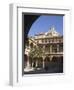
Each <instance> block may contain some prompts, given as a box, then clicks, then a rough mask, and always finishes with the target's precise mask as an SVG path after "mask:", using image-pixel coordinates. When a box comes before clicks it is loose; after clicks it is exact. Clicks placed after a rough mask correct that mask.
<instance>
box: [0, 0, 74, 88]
mask: <svg viewBox="0 0 74 90" xmlns="http://www.w3.org/2000/svg"><path fill="white" fill-rule="evenodd" d="M15 2H16V3H20V2H21V3H27V4H33V3H34V4H40V5H42V4H45V5H46V6H47V5H55V6H57V5H58V6H63V7H65V6H68V7H70V8H72V12H71V30H70V33H69V32H67V31H66V33H69V34H70V60H71V62H70V65H71V71H70V72H71V77H72V80H71V82H70V83H56V82H54V83H53V84H52V83H46V84H45V85H44V84H40V85H35V86H33V85H32V86H30V85H26V86H24V87H22V88H21V87H19V88H18V87H14V88H12V87H11V86H9V4H10V3H15ZM73 24H74V3H73V0H0V61H1V62H0V90H2V89H4V90H5V89H8V90H10V89H23V90H24V89H25V90H26V89H28V90H35V89H39V90H41V89H43V90H45V89H47V90H54V89H57V90H59V89H60V90H64V89H67V90H73V83H74V57H73V56H74V40H73V38H74V28H73V27H74V25H73ZM34 82H35V81H34Z"/></svg>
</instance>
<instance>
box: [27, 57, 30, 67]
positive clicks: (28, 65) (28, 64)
mask: <svg viewBox="0 0 74 90" xmlns="http://www.w3.org/2000/svg"><path fill="white" fill-rule="evenodd" d="M27 68H30V62H29V56H27Z"/></svg>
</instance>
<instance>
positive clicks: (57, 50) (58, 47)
mask: <svg viewBox="0 0 74 90" xmlns="http://www.w3.org/2000/svg"><path fill="white" fill-rule="evenodd" d="M57 52H59V44H57Z"/></svg>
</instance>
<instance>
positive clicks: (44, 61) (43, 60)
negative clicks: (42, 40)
mask: <svg viewBox="0 0 74 90" xmlns="http://www.w3.org/2000/svg"><path fill="white" fill-rule="evenodd" d="M44 59H45V57H43V69H44V68H45V61H44Z"/></svg>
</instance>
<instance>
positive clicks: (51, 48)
mask: <svg viewBox="0 0 74 90" xmlns="http://www.w3.org/2000/svg"><path fill="white" fill-rule="evenodd" d="M50 53H52V45H50Z"/></svg>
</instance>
